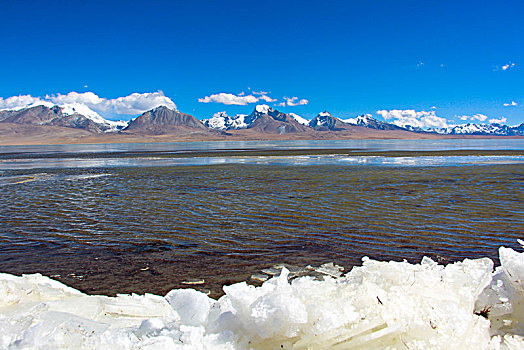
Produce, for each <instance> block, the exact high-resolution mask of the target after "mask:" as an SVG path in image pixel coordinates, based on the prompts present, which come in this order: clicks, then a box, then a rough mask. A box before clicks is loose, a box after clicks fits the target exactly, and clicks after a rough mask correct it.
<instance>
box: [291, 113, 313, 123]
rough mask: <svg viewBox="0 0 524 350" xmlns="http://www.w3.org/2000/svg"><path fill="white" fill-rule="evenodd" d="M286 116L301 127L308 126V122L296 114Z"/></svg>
mask: <svg viewBox="0 0 524 350" xmlns="http://www.w3.org/2000/svg"><path fill="white" fill-rule="evenodd" d="M288 115H289V116H290V117H291V118H293V119H295V120H296V121H297V122H298V123H300V124H302V125H309V120H307V119H305V118H303V117H301V116H299V115H298V114H295V113H289V114H288Z"/></svg>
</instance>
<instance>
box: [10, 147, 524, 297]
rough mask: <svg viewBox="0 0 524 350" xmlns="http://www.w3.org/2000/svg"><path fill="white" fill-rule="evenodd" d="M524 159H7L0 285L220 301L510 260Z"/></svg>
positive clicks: (171, 152) (497, 154) (207, 155)
mask: <svg viewBox="0 0 524 350" xmlns="http://www.w3.org/2000/svg"><path fill="white" fill-rule="evenodd" d="M288 150H289V151H291V152H287V151H288ZM297 150H299V151H300V152H298V153H297V152H296V151H297ZM325 150H329V151H325ZM522 150H524V142H523V141H522V140H521V139H494V140H485V139H474V140H471V139H467V140H345V141H283V142H277V141H271V142H200V143H165V144H111V145H56V146H6V147H0V172H1V173H2V176H0V191H1V193H2V201H1V202H0V271H2V272H8V273H14V274H21V273H33V272H41V273H43V274H46V275H49V276H54V278H56V279H58V280H61V281H63V282H65V283H66V284H68V285H71V286H73V287H75V288H78V289H80V290H82V291H85V292H88V293H103V294H115V293H128V292H137V293H144V292H152V293H155V294H162V293H165V292H167V291H169V290H171V289H173V288H180V287H184V286H188V285H190V286H191V287H193V288H199V289H201V290H206V291H210V292H211V293H212V295H219V294H220V288H221V286H222V285H223V284H229V283H232V282H238V281H243V280H248V281H249V280H250V276H252V275H256V274H260V272H261V270H264V269H267V268H270V267H271V266H273V265H275V264H284V265H286V266H289V267H290V268H291V269H295V270H300V269H303V268H305V267H306V266H307V265H319V264H322V263H326V262H334V263H336V264H339V265H341V266H344V267H345V268H351V266H354V265H359V264H360V261H361V258H362V257H363V256H369V257H372V258H376V259H381V260H402V259H407V260H409V261H418V260H420V259H421V258H422V257H423V256H424V255H426V256H430V257H432V258H434V259H435V260H438V261H439V262H441V263H448V262H452V261H456V260H462V259H464V258H477V257H483V256H488V257H490V258H492V259H495V260H496V257H497V249H498V247H499V246H500V245H506V246H511V247H517V246H518V245H517V243H516V239H517V238H522V232H523V229H524V215H523V214H524V213H523V208H524V205H523V201H524V152H521V151H522ZM251 151H256V152H258V153H249V152H251ZM277 151H285V152H280V153H278V152H277ZM420 151H424V152H426V153H424V152H420ZM440 151H445V152H443V153H438V152H440ZM486 151H487V152H486ZM491 151H493V152H491ZM286 152H287V153H286ZM399 152H404V153H399ZM406 152H407V153H406ZM427 152H429V153H427ZM431 152H437V153H431ZM202 281H203V282H202ZM254 283H256V282H255V281H254Z"/></svg>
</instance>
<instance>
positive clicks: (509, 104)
mask: <svg viewBox="0 0 524 350" xmlns="http://www.w3.org/2000/svg"><path fill="white" fill-rule="evenodd" d="M518 105H519V104H518V103H517V102H515V101H511V103H504V106H505V107H514V106H518Z"/></svg>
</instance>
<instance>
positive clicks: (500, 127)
mask: <svg viewBox="0 0 524 350" xmlns="http://www.w3.org/2000/svg"><path fill="white" fill-rule="evenodd" d="M430 131H431V132H436V133H438V134H449V135H499V136H519V135H520V136H523V135H524V123H522V124H520V125H516V126H508V125H505V124H498V123H494V124H474V123H467V124H461V125H454V126H449V127H447V128H442V129H432V130H430Z"/></svg>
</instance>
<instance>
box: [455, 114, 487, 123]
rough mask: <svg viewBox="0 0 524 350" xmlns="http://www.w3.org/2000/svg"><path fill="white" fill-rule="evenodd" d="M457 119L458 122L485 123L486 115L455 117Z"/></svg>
mask: <svg viewBox="0 0 524 350" xmlns="http://www.w3.org/2000/svg"><path fill="white" fill-rule="evenodd" d="M456 117H457V118H458V119H460V120H464V121H466V120H471V121H476V120H477V121H480V122H483V121H485V120H486V119H488V116H487V115H484V114H480V113H477V114H474V115H457V116H456Z"/></svg>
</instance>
